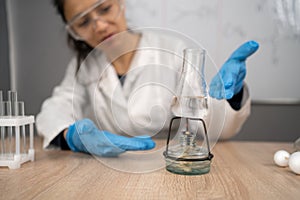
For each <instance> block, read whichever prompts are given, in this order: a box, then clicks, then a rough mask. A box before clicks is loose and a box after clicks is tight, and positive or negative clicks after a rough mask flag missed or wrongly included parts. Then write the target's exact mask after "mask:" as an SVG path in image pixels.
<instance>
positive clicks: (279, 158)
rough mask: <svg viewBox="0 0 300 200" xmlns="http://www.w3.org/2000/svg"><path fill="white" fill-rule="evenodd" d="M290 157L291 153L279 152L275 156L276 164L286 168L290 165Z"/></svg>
mask: <svg viewBox="0 0 300 200" xmlns="http://www.w3.org/2000/svg"><path fill="white" fill-rule="evenodd" d="M289 157H290V154H289V152H287V151H285V150H279V151H277V152H276V153H275V154H274V162H275V163H276V165H278V166H280V167H286V166H288V163H289Z"/></svg>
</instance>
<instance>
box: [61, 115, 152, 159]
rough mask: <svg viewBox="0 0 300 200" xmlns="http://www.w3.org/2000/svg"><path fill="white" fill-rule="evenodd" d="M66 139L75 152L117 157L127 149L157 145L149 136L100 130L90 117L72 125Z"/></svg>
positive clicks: (142, 148)
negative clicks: (121, 134) (134, 135)
mask: <svg viewBox="0 0 300 200" xmlns="http://www.w3.org/2000/svg"><path fill="white" fill-rule="evenodd" d="M66 141H67V143H68V145H69V147H70V149H71V150H72V151H74V152H85V153H89V154H92V155H96V156H105V157H115V156H118V155H119V154H121V153H124V152H125V151H137V150H149V149H152V148H154V147H155V143H154V141H153V140H152V139H151V137H149V136H138V137H132V138H129V137H124V136H120V135H115V134H112V133H110V132H108V131H101V130H99V129H98V128H97V127H96V125H95V124H94V123H93V122H92V121H91V120H89V119H83V120H79V121H77V122H75V123H74V124H73V125H71V126H70V127H69V129H68V131H67V134H66Z"/></svg>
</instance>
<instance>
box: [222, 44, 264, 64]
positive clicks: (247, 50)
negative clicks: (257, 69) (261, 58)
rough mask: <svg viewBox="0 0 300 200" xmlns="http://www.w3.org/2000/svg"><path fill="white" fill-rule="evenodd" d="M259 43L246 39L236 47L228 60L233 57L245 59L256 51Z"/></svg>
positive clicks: (240, 59)
mask: <svg viewBox="0 0 300 200" xmlns="http://www.w3.org/2000/svg"><path fill="white" fill-rule="evenodd" d="M258 48H259V44H258V43H257V42H255V41H253V40H252V41H248V42H245V43H244V44H242V45H241V46H240V47H238V48H237V49H236V50H235V51H234V52H233V53H232V54H231V56H230V57H229V59H228V60H230V59H234V60H239V61H245V60H246V59H247V58H248V57H249V56H251V55H252V54H253V53H255V52H256V51H257V49H258Z"/></svg>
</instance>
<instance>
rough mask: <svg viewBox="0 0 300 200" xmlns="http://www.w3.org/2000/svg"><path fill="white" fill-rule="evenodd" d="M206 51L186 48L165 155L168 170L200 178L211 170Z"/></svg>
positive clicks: (172, 106) (172, 109)
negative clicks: (176, 126) (176, 124)
mask: <svg viewBox="0 0 300 200" xmlns="http://www.w3.org/2000/svg"><path fill="white" fill-rule="evenodd" d="M205 54H206V52H205V50H204V49H185V50H184V61H183V66H182V71H181V76H180V79H179V84H178V87H177V91H176V96H174V97H173V100H172V104H171V111H172V113H173V114H174V116H175V117H174V118H172V120H171V122H170V127H169V134H168V139H167V147H166V151H165V152H164V156H165V160H166V169H167V170H168V171H170V172H172V173H176V174H183V175H200V174H205V173H208V172H209V171H210V163H211V159H212V158H213V155H212V154H211V152H210V147H209V141H208V136H207V128H206V123H205V119H206V117H207V113H208V92H207V86H206V81H205V56H206V55H205ZM175 120H178V121H179V122H180V126H179V128H178V130H177V134H176V136H175V137H174V138H173V139H172V141H170V135H171V130H172V124H173V122H174V121H175Z"/></svg>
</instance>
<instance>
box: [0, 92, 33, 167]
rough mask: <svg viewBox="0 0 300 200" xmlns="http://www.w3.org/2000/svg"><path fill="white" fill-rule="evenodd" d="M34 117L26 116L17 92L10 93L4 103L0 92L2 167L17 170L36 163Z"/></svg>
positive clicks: (0, 150) (0, 152) (0, 159)
mask: <svg viewBox="0 0 300 200" xmlns="http://www.w3.org/2000/svg"><path fill="white" fill-rule="evenodd" d="M33 126H34V116H26V115H25V108H24V102H22V101H18V96H17V92H15V91H8V93H7V101H4V98H3V92H2V91H0V167H9V168H10V169H17V168H20V167H21V164H23V163H25V162H27V161H34V143H33V137H34V127H33Z"/></svg>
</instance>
